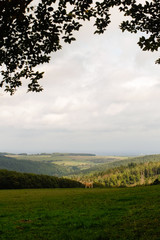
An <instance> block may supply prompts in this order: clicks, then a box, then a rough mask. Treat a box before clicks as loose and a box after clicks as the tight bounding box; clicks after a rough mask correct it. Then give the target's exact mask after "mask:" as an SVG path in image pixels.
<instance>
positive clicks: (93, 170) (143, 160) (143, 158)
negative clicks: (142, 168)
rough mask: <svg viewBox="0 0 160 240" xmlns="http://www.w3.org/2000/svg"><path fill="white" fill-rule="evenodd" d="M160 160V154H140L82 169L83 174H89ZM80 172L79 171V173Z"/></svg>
mask: <svg viewBox="0 0 160 240" xmlns="http://www.w3.org/2000/svg"><path fill="white" fill-rule="evenodd" d="M159 161H160V154H155V155H145V156H138V157H128V158H126V157H124V159H123V158H122V159H119V160H118V161H117V159H116V158H115V159H113V160H112V161H110V162H107V163H102V164H99V165H97V166H94V167H91V168H89V169H85V170H83V171H81V174H83V175H88V174H94V173H95V174H96V173H97V172H101V171H104V170H107V169H111V168H115V167H120V166H127V165H128V164H130V163H136V164H139V163H148V162H159ZM78 174H79V173H78Z"/></svg>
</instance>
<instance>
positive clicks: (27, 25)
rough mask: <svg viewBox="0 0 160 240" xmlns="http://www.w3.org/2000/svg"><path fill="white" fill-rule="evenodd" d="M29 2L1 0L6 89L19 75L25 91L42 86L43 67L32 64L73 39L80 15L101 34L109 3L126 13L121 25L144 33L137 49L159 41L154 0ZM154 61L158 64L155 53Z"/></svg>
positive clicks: (159, 16)
mask: <svg viewBox="0 0 160 240" xmlns="http://www.w3.org/2000/svg"><path fill="white" fill-rule="evenodd" d="M33 2H34V0H2V1H0V31H1V34H0V66H1V75H2V81H1V83H0V87H4V88H5V91H6V92H9V93H10V94H11V95H12V94H13V93H14V92H15V90H16V89H17V88H18V87H20V86H21V85H22V78H26V79H28V80H29V84H28V91H36V92H40V91H42V90H43V88H42V86H40V84H39V82H38V81H39V79H41V78H42V77H43V72H38V71H36V70H35V67H36V66H38V65H39V64H43V63H46V62H49V60H50V55H51V53H52V52H56V51H58V50H60V49H61V48H62V41H64V42H66V43H71V42H72V41H74V40H75V37H74V32H75V31H79V29H80V27H81V26H82V24H83V21H85V20H88V21H90V20H91V18H92V19H94V27H95V34H103V33H104V31H105V30H106V28H107V26H108V25H109V23H110V22H111V20H110V9H111V8H113V7H118V9H119V11H120V12H122V13H123V14H124V16H128V17H129V18H127V20H126V21H122V23H120V28H121V30H122V31H129V32H131V33H137V32H139V31H140V32H142V33H144V35H143V36H141V37H140V38H139V41H138V44H139V46H140V47H141V48H142V50H144V51H158V48H159V47H160V1H159V0H152V1H150V2H148V1H146V2H145V3H144V4H141V3H137V1H136V0H101V1H96V2H95V1H92V0H81V1H79V0H57V1H56V0H39V2H38V3H37V4H36V6H34V7H33V6H32V5H33ZM128 19H129V20H128ZM156 63H158V64H160V58H159V59H158V60H157V61H156Z"/></svg>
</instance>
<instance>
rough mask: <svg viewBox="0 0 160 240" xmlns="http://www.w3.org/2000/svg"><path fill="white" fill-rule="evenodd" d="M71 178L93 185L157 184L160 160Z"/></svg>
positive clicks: (159, 175) (126, 185)
mask: <svg viewBox="0 0 160 240" xmlns="http://www.w3.org/2000/svg"><path fill="white" fill-rule="evenodd" d="M72 179H75V180H77V181H81V182H90V183H93V186H94V187H128V186H137V185H149V184H156V183H157V184H158V183H159V181H160V162H146V163H140V164H137V163H129V164H128V165H127V166H120V167H115V168H111V169H108V170H105V171H102V172H96V173H93V174H88V175H81V176H80V175H79V176H72Z"/></svg>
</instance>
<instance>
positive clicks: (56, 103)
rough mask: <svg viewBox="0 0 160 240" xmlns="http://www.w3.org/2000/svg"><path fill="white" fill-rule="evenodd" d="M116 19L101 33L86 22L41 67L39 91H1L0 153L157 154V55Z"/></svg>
mask: <svg viewBox="0 0 160 240" xmlns="http://www.w3.org/2000/svg"><path fill="white" fill-rule="evenodd" d="M120 19H121V16H119V14H118V13H117V12H116V11H115V10H114V11H113V20H112V24H111V25H110V27H109V28H108V30H107V31H106V32H105V33H104V34H103V35H101V36H99V35H94V34H93V32H94V28H93V27H92V24H90V23H89V24H88V23H86V24H85V26H84V27H83V28H82V29H81V31H80V32H79V33H78V34H76V36H77V41H76V42H74V43H73V44H72V45H64V47H63V50H61V51H59V52H57V53H56V54H53V55H52V59H51V62H50V63H49V64H46V65H42V66H41V67H39V69H40V70H42V71H45V75H44V78H43V80H42V81H41V84H42V85H43V87H44V91H43V92H42V93H26V90H27V89H26V87H25V86H24V87H22V88H21V89H19V90H18V91H17V92H16V93H15V95H14V96H10V95H8V94H6V93H4V91H3V90H2V89H1V90H0V109H1V111H0V134H1V135H0V151H1V152H3V151H7V152H13V153H21V152H27V153H41V152H49V153H51V152H89V153H97V154H102V155H103V154H108V155H112V154H116V155H123V154H141V153H142V154H150V153H160V66H159V65H157V64H155V60H156V59H157V58H158V57H159V54H158V53H149V52H142V51H141V49H140V48H139V46H138V45H137V41H138V35H133V34H130V33H121V30H120V29H118V25H119V23H120ZM24 85H25V84H24Z"/></svg>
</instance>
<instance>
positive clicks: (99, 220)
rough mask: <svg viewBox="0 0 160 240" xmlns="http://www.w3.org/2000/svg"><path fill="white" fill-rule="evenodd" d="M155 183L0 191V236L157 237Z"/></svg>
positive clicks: (34, 239)
mask: <svg viewBox="0 0 160 240" xmlns="http://www.w3.org/2000/svg"><path fill="white" fill-rule="evenodd" d="M159 215H160V186H149V187H137V188H122V189H120V188H119V189H54V190H51V189H50V190H48V189H45V190H44V189H43V190H42V189H39V190H1V191H0V239H1V240H8V239H12V240H15V239H16V240H28V239H29V240H53V239H56V240H82V239H83V240H107V239H108V240H135V239H138V240H143V239H145V240H146V239H147V240H150V239H152V240H159V236H160V228H159V226H160V218H159Z"/></svg>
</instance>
